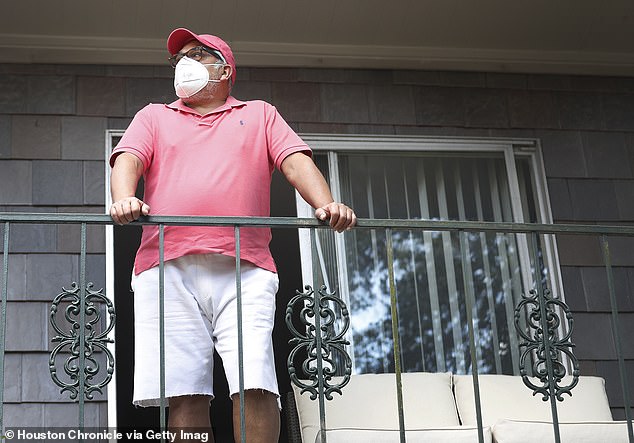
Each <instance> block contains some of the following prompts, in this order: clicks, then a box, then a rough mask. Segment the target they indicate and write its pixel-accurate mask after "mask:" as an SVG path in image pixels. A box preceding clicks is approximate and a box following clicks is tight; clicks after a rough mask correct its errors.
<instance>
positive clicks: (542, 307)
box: [531, 232, 561, 443]
mask: <svg viewBox="0 0 634 443" xmlns="http://www.w3.org/2000/svg"><path fill="white" fill-rule="evenodd" d="M538 235H539V234H538V233H537V232H531V241H532V246H533V260H534V262H533V269H534V271H533V278H534V280H535V290H536V291H537V296H538V300H539V316H540V327H541V329H542V339H543V345H544V355H545V356H546V370H547V372H548V393H549V398H550V410H551V413H552V418H553V432H554V436H555V443H560V442H561V437H560V435H559V418H558V415H557V396H556V389H557V387H556V385H555V375H554V370H553V362H552V360H551V358H550V356H551V353H550V333H549V328H548V315H547V310H546V298H545V297H544V288H543V285H542V279H541V267H540V265H539V263H540V261H539V246H538V240H537V236H538Z"/></svg>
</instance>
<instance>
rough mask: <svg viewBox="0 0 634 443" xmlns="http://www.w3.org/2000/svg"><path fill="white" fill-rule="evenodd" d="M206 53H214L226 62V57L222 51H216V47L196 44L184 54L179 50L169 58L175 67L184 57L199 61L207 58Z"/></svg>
mask: <svg viewBox="0 0 634 443" xmlns="http://www.w3.org/2000/svg"><path fill="white" fill-rule="evenodd" d="M205 53H207V54H210V55H213V56H214V57H216V58H217V59H218V60H220V61H222V62H223V63H225V59H224V57H223V56H222V54H221V53H220V52H218V51H216V50H215V49H211V48H208V47H207V46H195V47H193V48H191V49H190V50H189V51H187V52H185V53H184V54H182V53H180V52H179V53H178V54H176V55H173V56H171V57H170V58H168V60H169V62H170V65H172V68H175V67H176V65H177V64H178V62H179V61H181V59H182V58H183V57H187V58H191V59H192V60H196V61H197V62H199V61H201V60H202V59H204V58H207V54H205Z"/></svg>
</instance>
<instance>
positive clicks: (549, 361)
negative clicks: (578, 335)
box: [515, 288, 579, 401]
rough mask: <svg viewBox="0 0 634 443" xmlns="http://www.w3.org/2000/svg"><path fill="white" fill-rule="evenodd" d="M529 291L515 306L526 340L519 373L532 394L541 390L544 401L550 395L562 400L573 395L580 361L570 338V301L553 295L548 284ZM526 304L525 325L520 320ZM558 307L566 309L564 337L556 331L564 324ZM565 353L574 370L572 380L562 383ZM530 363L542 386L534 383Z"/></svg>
mask: <svg viewBox="0 0 634 443" xmlns="http://www.w3.org/2000/svg"><path fill="white" fill-rule="evenodd" d="M529 294H530V295H529V296H526V295H525V294H522V300H521V301H520V302H519V304H518V305H517V307H516V308H515V329H516V330H517V332H518V334H519V335H520V336H521V338H522V339H523V340H524V341H523V342H522V343H520V349H522V348H523V351H522V355H521V357H520V375H521V376H522V380H523V381H524V384H525V385H526V386H528V387H529V388H530V389H532V390H533V395H537V394H541V395H542V396H543V397H542V400H544V401H548V399H549V398H550V397H551V396H552V397H554V398H556V399H557V400H559V401H563V397H562V394H564V393H565V394H568V395H570V396H572V392H571V390H572V388H574V387H575V386H576V385H577V383H578V381H579V361H578V360H577V358H576V357H575V355H574V354H573V352H572V348H573V347H574V346H575V345H574V344H573V343H572V342H571V341H570V337H571V335H572V325H573V318H572V313H571V312H570V308H569V307H568V305H566V304H565V303H564V302H563V301H561V300H559V299H556V298H554V297H552V296H551V293H550V290H549V289H547V288H545V289H544V290H543V294H541V295H540V294H539V293H538V291H536V290H534V289H532V290H531V291H530V292H529ZM540 299H541V300H540ZM540 302H541V303H543V306H541V305H540ZM524 308H525V309H526V314H527V315H526V317H525V318H526V323H527V324H526V328H525V329H524V328H522V326H521V324H520V321H521V319H522V310H523V309H524ZM558 311H559V312H562V313H565V320H566V327H565V328H564V329H565V331H566V332H565V334H564V336H563V337H561V338H557V331H558V329H560V326H561V318H560V317H559V315H558ZM544 329H545V330H546V331H545V332H544ZM564 355H565V356H567V357H568V358H569V359H570V362H571V364H572V368H573V370H572V379H571V381H570V383H568V384H567V385H565V386H561V385H560V383H561V381H562V380H563V378H564V376H565V375H566V366H565V365H564V364H563V363H562V360H563V359H562V357H563V356H564ZM531 362H532V363H531ZM527 366H530V369H531V373H532V375H533V376H534V377H536V378H537V379H538V380H539V381H540V382H541V386H538V385H536V384H535V383H533V381H535V378H531V377H530V376H529V375H530V374H529V370H528V367H527ZM549 367H552V384H551V380H549Z"/></svg>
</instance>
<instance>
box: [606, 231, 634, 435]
mask: <svg viewBox="0 0 634 443" xmlns="http://www.w3.org/2000/svg"><path fill="white" fill-rule="evenodd" d="M601 246H602V247H601V250H602V252H603V262H604V263H605V271H606V274H607V278H608V292H609V294H610V307H611V309H612V335H613V336H614V346H615V347H616V357H617V360H618V361H619V375H620V377H621V390H622V392H623V402H624V403H625V419H626V420H627V435H628V437H629V440H630V443H633V442H634V430H633V429H632V413H631V411H630V401H629V398H630V389H629V386H628V382H627V370H626V368H625V359H624V357H623V350H622V345H621V333H620V326H619V308H618V306H617V303H616V290H615V287H614V275H613V273H612V257H611V255H610V245H609V243H608V238H607V237H606V236H605V235H602V236H601Z"/></svg>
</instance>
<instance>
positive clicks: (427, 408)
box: [286, 372, 628, 443]
mask: <svg viewBox="0 0 634 443" xmlns="http://www.w3.org/2000/svg"><path fill="white" fill-rule="evenodd" d="M569 381H570V379H568V378H564V380H563V381H562V382H561V383H560V384H561V385H562V386H563V385H566V383H568V382H569ZM533 382H534V383H535V384H539V382H538V381H537V380H533ZM333 383H336V381H334V382H333ZM402 386H403V389H402V392H403V410H404V418H405V420H404V422H405V435H406V440H407V442H408V443H423V442H424V443H462V442H465V443H466V442H469V443H476V442H478V427H477V418H476V406H475V399H474V388H473V379H472V377H471V375H455V374H451V373H423V372H418V373H405V374H402ZM300 391H301V389H300V388H298V387H296V386H293V391H292V392H291V393H289V397H288V398H287V401H286V404H287V409H288V410H287V412H286V414H287V417H288V418H289V442H290V443H313V442H320V441H321V439H320V434H319V433H320V425H319V403H318V400H311V399H310V395H309V394H308V393H303V394H300ZM479 391H480V404H481V411H482V425H483V435H484V441H485V442H486V443H516V442H518V443H519V442H522V443H526V442H540V443H542V442H544V443H546V442H552V441H555V440H554V431H553V425H552V418H551V417H552V413H551V406H550V402H549V401H543V400H542V396H541V395H533V391H531V390H530V389H529V388H528V387H527V386H526V385H525V384H524V382H523V381H522V378H521V377H519V376H508V375H480V376H479ZM342 393H343V394H342V395H339V394H337V393H335V394H333V399H332V400H330V401H326V436H327V441H328V443H340V442H345V443H388V442H389V443H392V442H394V443H397V442H400V434H399V420H398V408H397V400H396V382H395V375H394V374H366V375H353V376H352V377H351V379H350V382H349V383H348V385H346V386H345V387H343V388H342ZM557 413H558V418H559V431H560V436H561V442H562V443H590V442H592V443H621V442H627V441H628V433H627V427H626V426H627V425H626V423H625V422H618V421H613V419H612V414H611V411H610V407H609V404H608V398H607V395H606V391H605V381H604V380H603V379H602V378H600V377H590V376H585V377H580V378H579V383H578V384H577V386H575V387H574V388H573V389H572V396H568V395H566V394H564V400H563V401H561V402H560V401H558V402H557Z"/></svg>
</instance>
